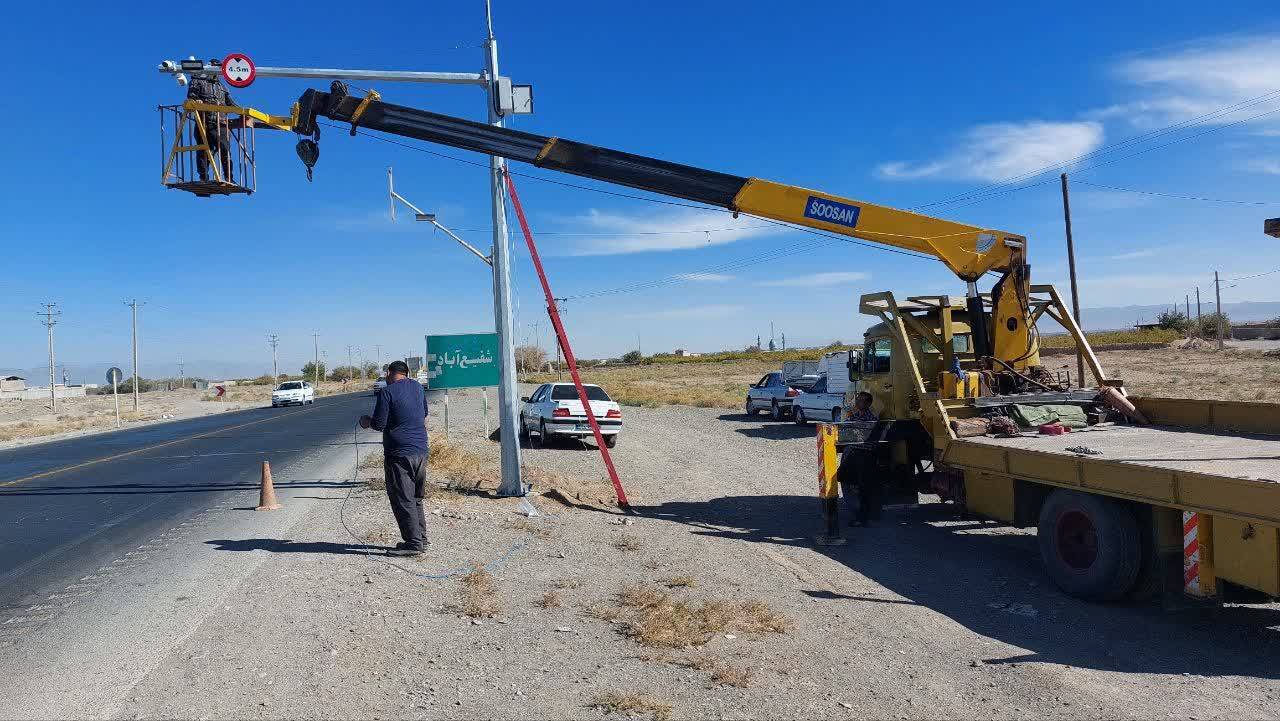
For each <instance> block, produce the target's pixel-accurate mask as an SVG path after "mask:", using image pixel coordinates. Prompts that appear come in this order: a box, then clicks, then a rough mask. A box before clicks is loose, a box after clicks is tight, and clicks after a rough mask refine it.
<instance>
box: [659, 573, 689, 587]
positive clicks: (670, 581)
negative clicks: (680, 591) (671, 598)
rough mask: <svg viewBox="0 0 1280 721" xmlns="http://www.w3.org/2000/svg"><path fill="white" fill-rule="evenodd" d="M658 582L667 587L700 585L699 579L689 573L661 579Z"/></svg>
mask: <svg viewBox="0 0 1280 721" xmlns="http://www.w3.org/2000/svg"><path fill="white" fill-rule="evenodd" d="M658 583H661V584H662V585H664V586H666V587H667V588H693V587H694V586H696V585H698V579H696V578H694V577H693V576H689V575H684V576H672V577H671V578H664V579H661V580H659V581H658Z"/></svg>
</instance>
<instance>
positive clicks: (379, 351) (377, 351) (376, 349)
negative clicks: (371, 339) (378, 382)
mask: <svg viewBox="0 0 1280 721" xmlns="http://www.w3.org/2000/svg"><path fill="white" fill-rule="evenodd" d="M373 351H374V353H375V354H376V356H375V358H374V360H373V362H374V363H375V364H377V366H378V372H382V346H381V345H378V344H377V343H375V344H373Z"/></svg>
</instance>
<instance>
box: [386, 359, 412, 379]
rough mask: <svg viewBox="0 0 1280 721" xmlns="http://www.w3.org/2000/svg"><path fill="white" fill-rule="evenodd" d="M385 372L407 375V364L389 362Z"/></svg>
mask: <svg viewBox="0 0 1280 721" xmlns="http://www.w3.org/2000/svg"><path fill="white" fill-rule="evenodd" d="M387 370H388V371H390V372H392V373H399V374H400V375H402V376H407V375H409V364H407V363H405V362H404V361H391V362H390V363H389V364H387Z"/></svg>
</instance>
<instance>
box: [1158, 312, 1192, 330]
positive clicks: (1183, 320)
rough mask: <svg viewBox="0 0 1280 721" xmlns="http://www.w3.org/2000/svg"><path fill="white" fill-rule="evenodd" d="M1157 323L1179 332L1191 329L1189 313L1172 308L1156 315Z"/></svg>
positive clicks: (1166, 328) (1164, 327)
mask: <svg viewBox="0 0 1280 721" xmlns="http://www.w3.org/2000/svg"><path fill="white" fill-rule="evenodd" d="M1156 325H1158V326H1160V327H1161V328H1163V329H1164V330H1176V331H1178V332H1179V333H1186V332H1187V331H1188V330H1190V329H1191V319H1189V318H1187V314H1186V313H1183V312H1182V311H1180V310H1177V309H1170V310H1166V311H1164V312H1163V313H1161V314H1160V315H1157V316H1156Z"/></svg>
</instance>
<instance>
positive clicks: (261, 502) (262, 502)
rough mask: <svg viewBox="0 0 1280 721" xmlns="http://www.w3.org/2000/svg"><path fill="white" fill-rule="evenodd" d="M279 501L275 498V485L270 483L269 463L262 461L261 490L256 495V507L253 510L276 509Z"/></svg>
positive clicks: (278, 507)
mask: <svg viewBox="0 0 1280 721" xmlns="http://www.w3.org/2000/svg"><path fill="white" fill-rule="evenodd" d="M280 508H281V506H280V502H279V501H277V500H276V487H275V486H274V485H272V483H271V464H270V463H268V462H266V461H263V462H262V492H261V493H260V494H259V495H258V507H257V508H255V509H253V510H255V511H278V510H280Z"/></svg>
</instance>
